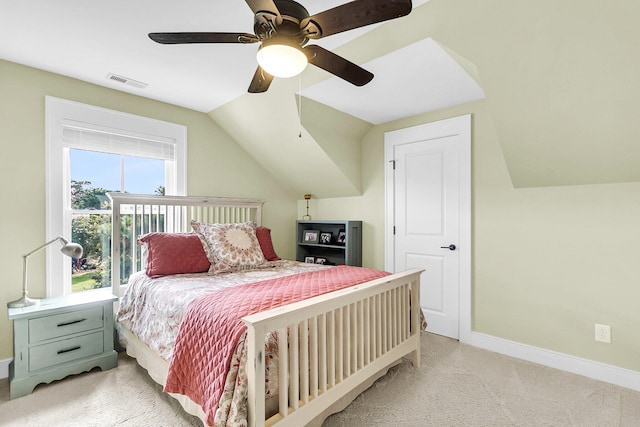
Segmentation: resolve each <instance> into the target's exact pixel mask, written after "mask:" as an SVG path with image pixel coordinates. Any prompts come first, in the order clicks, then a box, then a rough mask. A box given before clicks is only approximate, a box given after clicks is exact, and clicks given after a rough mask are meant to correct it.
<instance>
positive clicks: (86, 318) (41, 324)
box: [29, 306, 104, 344]
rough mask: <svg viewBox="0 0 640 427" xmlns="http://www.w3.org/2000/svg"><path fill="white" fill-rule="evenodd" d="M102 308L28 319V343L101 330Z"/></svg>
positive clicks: (102, 320) (102, 321) (102, 322)
mask: <svg viewBox="0 0 640 427" xmlns="http://www.w3.org/2000/svg"><path fill="white" fill-rule="evenodd" d="M103 324H104V308H103V307H102V306H100V307H93V308H87V309H84V310H76V311H70V312H67V313H62V314H56V315H53V316H47V317H39V318H35V319H29V343H30V344H33V343H36V342H40V341H44V340H48V339H51V338H57V337H62V336H64V335H70V334H75V333H78V332H83V331H90V330H92V329H99V328H102V326H103Z"/></svg>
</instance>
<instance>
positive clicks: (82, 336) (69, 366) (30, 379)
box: [8, 289, 118, 399]
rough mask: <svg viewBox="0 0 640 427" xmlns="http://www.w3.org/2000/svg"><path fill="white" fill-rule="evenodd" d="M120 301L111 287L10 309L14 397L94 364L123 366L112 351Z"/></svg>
mask: <svg viewBox="0 0 640 427" xmlns="http://www.w3.org/2000/svg"><path fill="white" fill-rule="evenodd" d="M116 299H117V298H116V297H115V296H113V295H112V294H111V290H110V289H108V290H107V289H104V290H102V289H100V290H93V291H86V292H76V293H73V294H71V295H66V296H63V297H57V298H47V299H42V300H40V304H39V305H33V306H29V307H23V308H9V309H8V311H9V319H10V320H13V361H12V362H11V363H10V364H9V386H10V397H11V399H15V398H16V397H21V396H25V395H27V394H30V393H31V392H32V391H33V388H34V387H35V386H36V385H38V384H40V383H50V382H51V381H54V380H59V379H62V378H64V377H66V376H67V375H71V374H79V373H81V372H85V371H88V370H90V369H92V368H94V367H100V368H101V369H102V370H107V369H111V368H115V367H116V366H118V354H117V353H116V352H115V351H114V349H113V327H114V326H113V302H114V301H115V300H116Z"/></svg>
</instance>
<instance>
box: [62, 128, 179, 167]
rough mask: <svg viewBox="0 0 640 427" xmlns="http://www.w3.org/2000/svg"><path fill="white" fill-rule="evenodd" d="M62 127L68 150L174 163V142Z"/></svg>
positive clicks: (116, 131)
mask: <svg viewBox="0 0 640 427" xmlns="http://www.w3.org/2000/svg"><path fill="white" fill-rule="evenodd" d="M90 126H91V125H87V126H79V125H76V124H69V123H63V124H62V144H63V146H64V147H67V148H76V149H79V150H88V151H99V152H102V153H110V154H123V155H125V156H135V157H146V158H151V159H158V160H175V156H176V142H175V140H173V139H169V138H163V137H157V136H149V135H125V134H123V133H122V132H121V131H118V130H117V129H108V128H100V127H98V126H96V127H90Z"/></svg>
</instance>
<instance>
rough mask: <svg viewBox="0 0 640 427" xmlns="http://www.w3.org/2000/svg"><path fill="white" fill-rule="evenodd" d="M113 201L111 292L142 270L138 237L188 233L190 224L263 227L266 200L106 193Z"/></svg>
mask: <svg viewBox="0 0 640 427" xmlns="http://www.w3.org/2000/svg"><path fill="white" fill-rule="evenodd" d="M107 196H108V197H109V200H110V201H111V208H112V215H113V216H112V218H111V269H110V270H111V290H112V292H113V294H114V295H115V296H117V297H120V296H121V292H120V286H121V285H122V284H124V283H126V281H127V279H128V278H129V275H131V274H132V273H135V272H136V271H138V270H140V268H142V263H141V250H140V248H139V246H138V245H137V241H138V237H139V236H142V235H144V234H147V233H151V232H166V233H189V232H191V220H196V221H199V222H207V223H222V224H227V223H234V222H247V221H255V222H256V223H257V224H258V225H261V224H262V205H263V204H264V201H263V200H257V199H234V198H226V197H197V196H150V195H141V194H127V193H107Z"/></svg>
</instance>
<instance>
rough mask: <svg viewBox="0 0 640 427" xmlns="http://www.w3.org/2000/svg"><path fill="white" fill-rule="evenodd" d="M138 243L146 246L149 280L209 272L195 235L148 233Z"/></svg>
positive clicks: (208, 264) (206, 261) (198, 239)
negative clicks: (172, 275) (173, 275)
mask: <svg viewBox="0 0 640 427" xmlns="http://www.w3.org/2000/svg"><path fill="white" fill-rule="evenodd" d="M138 241H140V242H142V243H144V244H146V245H147V276H149V277H151V278H155V277H161V276H168V275H170V274H185V273H203V272H205V271H209V266H210V263H209V260H208V259H207V255H206V254H205V253H204V249H203V248H202V243H201V242H200V238H199V237H198V235H197V234H186V233H183V234H175V233H149V234H145V235H144V236H140V237H139V238H138Z"/></svg>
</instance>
